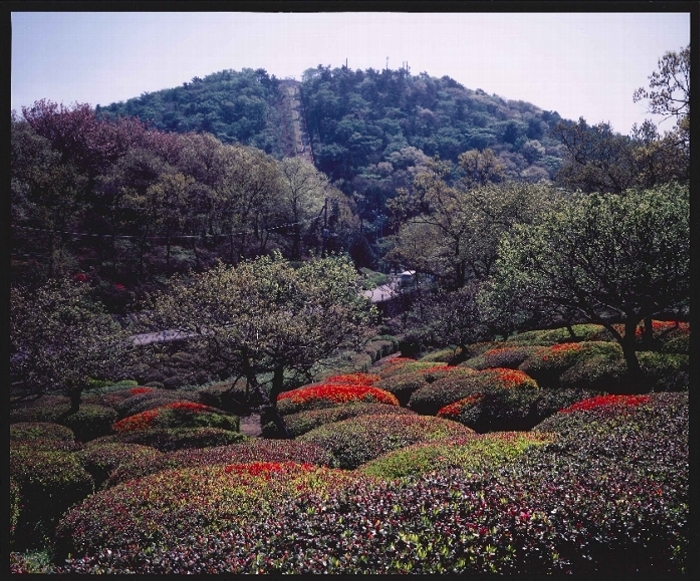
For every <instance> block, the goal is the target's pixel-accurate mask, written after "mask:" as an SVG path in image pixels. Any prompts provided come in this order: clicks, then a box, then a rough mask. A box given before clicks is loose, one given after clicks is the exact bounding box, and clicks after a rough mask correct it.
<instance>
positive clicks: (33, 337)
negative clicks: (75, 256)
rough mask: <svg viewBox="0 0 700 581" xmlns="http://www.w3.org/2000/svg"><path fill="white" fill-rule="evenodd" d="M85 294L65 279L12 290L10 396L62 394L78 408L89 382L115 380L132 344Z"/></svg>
mask: <svg viewBox="0 0 700 581" xmlns="http://www.w3.org/2000/svg"><path fill="white" fill-rule="evenodd" d="M89 292H90V289H89V287H88V285H87V284H85V283H84V282H80V281H73V280H66V279H61V280H52V281H50V282H49V283H47V284H46V285H44V286H42V287H40V288H38V289H36V290H34V291H29V290H27V289H25V288H22V287H17V286H15V287H12V288H11V290H10V350H11V357H10V375H11V377H12V380H13V381H14V384H13V388H12V389H11V390H10V391H11V394H15V395H17V396H19V397H20V398H21V397H26V396H27V395H31V394H42V393H63V394H67V395H69V396H70V397H71V403H72V407H73V409H77V407H78V405H79V403H80V396H81V393H82V391H83V390H84V389H85V388H86V387H88V385H89V380H90V379H118V377H117V375H118V374H119V373H120V372H121V368H120V364H123V363H124V361H125V357H126V355H127V354H128V352H129V349H130V347H131V340H130V339H129V334H128V333H127V332H126V331H125V330H123V329H122V327H121V326H120V325H119V324H118V323H115V322H114V321H113V320H112V318H111V317H110V316H109V315H108V314H107V313H106V312H105V311H104V309H103V308H102V305H100V304H99V303H95V302H94V301H92V300H91V299H90V296H89Z"/></svg>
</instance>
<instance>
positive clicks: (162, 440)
mask: <svg viewBox="0 0 700 581" xmlns="http://www.w3.org/2000/svg"><path fill="white" fill-rule="evenodd" d="M246 438H247V437H246V436H244V435H243V434H241V433H239V432H234V431H231V430H228V429H226V430H225V429H223V428H153V429H149V430H135V431H130V432H122V433H120V434H112V435H109V436H103V437H101V438H97V439H95V440H93V442H90V444H93V443H94V444H106V443H110V444H111V443H123V444H141V445H143V446H151V447H152V448H156V449H157V450H160V451H161V452H172V451H173V450H181V449H183V448H207V447H210V446H225V445H227V444H236V443H238V442H242V441H243V440H245V439H246Z"/></svg>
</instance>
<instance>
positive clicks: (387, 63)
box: [386, 57, 389, 71]
mask: <svg viewBox="0 0 700 581" xmlns="http://www.w3.org/2000/svg"><path fill="white" fill-rule="evenodd" d="M386 70H387V71H388V70H389V57H386Z"/></svg>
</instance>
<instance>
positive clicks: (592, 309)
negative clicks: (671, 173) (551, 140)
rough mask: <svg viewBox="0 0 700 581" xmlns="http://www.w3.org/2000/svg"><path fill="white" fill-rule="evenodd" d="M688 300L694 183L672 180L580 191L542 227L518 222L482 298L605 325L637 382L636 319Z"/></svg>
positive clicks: (498, 308)
mask: <svg viewBox="0 0 700 581" xmlns="http://www.w3.org/2000/svg"><path fill="white" fill-rule="evenodd" d="M689 297H690V203H689V193H688V188H687V187H685V186H678V185H666V186H661V187H658V188H656V189H652V190H646V191H628V192H627V193H626V194H624V195H616V194H608V195H601V194H590V195H583V194H578V195H576V196H574V198H573V200H572V201H571V203H570V204H567V205H566V206H564V207H562V208H561V210H559V211H556V212H551V213H549V214H548V215H547V216H546V217H545V218H544V220H543V222H542V223H541V224H539V225H536V226H516V227H515V228H514V229H513V231H512V233H511V234H510V235H508V236H505V237H504V238H503V239H502V241H501V244H500V247H499V259H498V262H497V271H496V274H495V276H494V277H493V278H492V279H491V280H490V281H488V282H487V284H486V285H485V288H484V290H483V292H482V294H481V296H480V298H479V300H480V302H481V305H482V307H483V309H484V311H485V312H486V313H487V314H489V315H491V316H501V317H504V318H517V317H518V316H523V317H524V318H527V317H528V316H530V315H532V314H536V313H538V312H539V313H542V312H544V311H547V310H553V311H555V312H560V313H564V312H569V313H570V312H576V313H578V314H580V315H582V316H583V317H585V318H586V319H588V320H590V321H592V322H596V323H600V324H602V325H604V326H605V327H606V329H607V330H608V331H610V333H611V334H612V335H613V336H614V337H615V339H616V340H617V341H618V342H619V343H620V346H621V347H622V350H623V353H624V356H625V360H626V362H627V366H628V369H629V372H630V378H631V381H632V382H637V381H639V380H640V374H641V371H640V368H639V362H638V361H637V357H636V355H635V340H634V336H635V331H636V328H637V325H638V324H639V323H640V321H641V320H642V319H645V318H648V319H650V318H651V317H652V316H654V315H658V314H660V313H663V312H667V311H669V310H671V309H677V308H680V307H683V306H685V305H687V301H688V299H689ZM615 321H622V322H623V323H624V328H623V329H620V327H618V326H614V325H613V323H614V322H615ZM633 384H634V383H632V385H633Z"/></svg>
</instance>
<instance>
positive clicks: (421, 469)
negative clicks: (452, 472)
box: [357, 432, 554, 480]
mask: <svg viewBox="0 0 700 581" xmlns="http://www.w3.org/2000/svg"><path fill="white" fill-rule="evenodd" d="M553 439H554V436H553V435H550V434H545V433H529V432H494V433H491V434H484V435H479V434H472V435H470V436H466V437H462V438H457V439H454V440H445V441H438V442H421V443H419V444H413V445H412V446H407V447H406V448H401V449H399V450H394V451H393V452H388V453H387V454H383V455H381V456H379V457H378V458H375V459H374V460H371V461H369V462H367V463H366V464H363V465H362V466H360V467H359V468H358V469H357V470H358V472H360V473H361V474H366V475H368V476H376V477H378V478H384V479H388V480H392V479H394V478H404V477H410V476H418V475H421V474H425V473H428V472H432V471H434V470H444V469H446V468H462V469H464V470H466V471H468V472H481V471H493V470H495V469H496V468H500V467H501V466H503V465H505V464H507V463H508V462H510V461H512V460H514V459H516V458H517V457H519V456H520V455H521V454H522V453H523V452H525V451H526V450H527V449H529V448H530V447H532V446H542V445H544V444H548V443H550V442H551V441H553Z"/></svg>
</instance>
